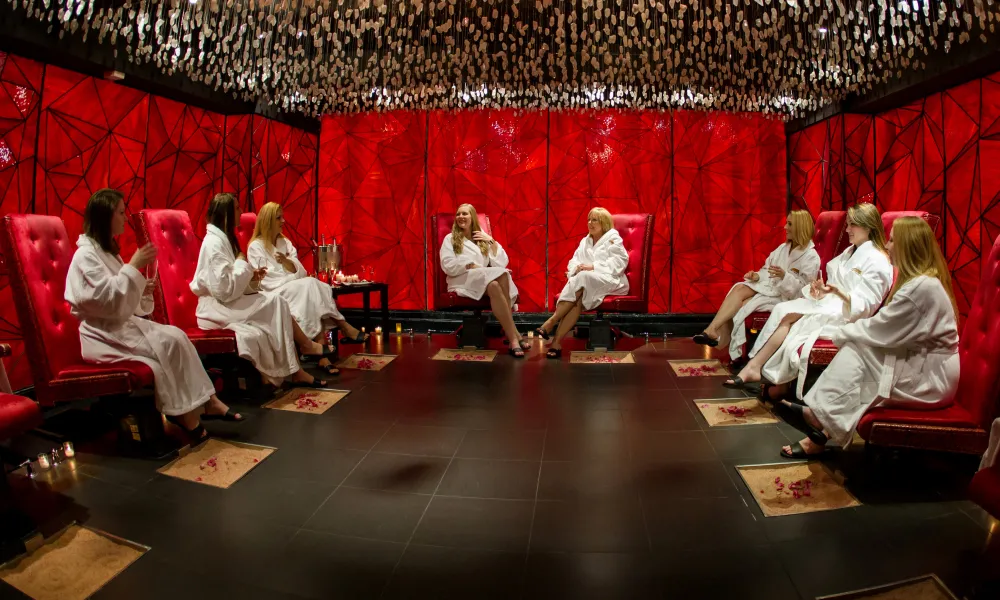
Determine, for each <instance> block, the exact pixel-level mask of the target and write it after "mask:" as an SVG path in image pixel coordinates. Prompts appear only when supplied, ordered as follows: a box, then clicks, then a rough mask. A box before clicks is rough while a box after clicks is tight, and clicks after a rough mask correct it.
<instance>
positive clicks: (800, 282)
mask: <svg viewBox="0 0 1000 600" xmlns="http://www.w3.org/2000/svg"><path fill="white" fill-rule="evenodd" d="M814 232H815V225H814V224H813V219H812V215H810V214H809V211H807V210H793V211H792V212H790V213H788V218H787V219H785V237H786V241H785V243H783V244H781V245H780V246H778V247H777V248H775V249H774V251H773V252H771V255H770V256H768V257H767V260H766V261H764V266H763V267H761V269H760V270H759V271H750V272H749V273H747V274H746V275H744V276H743V281H742V282H740V283H737V284H735V285H734V286H733V287H732V289H730V290H729V293H728V294H727V295H726V299H725V300H723V301H722V306H720V307H719V312H717V313H716V314H715V318H713V319H712V322H711V323H710V324H709V326H708V327H706V328H705V331H704V332H703V333H699V334H698V335H696V336H694V341H695V343H698V344H703V345H706V346H711V347H713V348H714V347H716V346H719V345H722V346H725V345H728V346H729V356H730V357H731V358H732V359H733V360H736V359H738V358H739V357H740V356H742V355H743V344H745V343H746V341H747V339H746V328H745V327H744V322H745V321H746V319H747V317H749V316H750V314H751V313H754V312H757V311H761V312H769V311H770V310H771V309H772V308H774V306H775V305H776V304H778V303H779V302H784V301H787V300H794V299H796V298H800V297H802V288H803V287H804V286H807V285H809V282H811V281H812V280H814V279H816V276H817V275H818V274H819V262H820V261H819V254H817V253H816V247H815V245H814V244H813V241H812V237H813V233H814Z"/></svg>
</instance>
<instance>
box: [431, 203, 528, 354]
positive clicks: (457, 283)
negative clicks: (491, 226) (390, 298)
mask: <svg viewBox="0 0 1000 600" xmlns="http://www.w3.org/2000/svg"><path fill="white" fill-rule="evenodd" d="M438 256H439V257H440V260H441V269H442V270H443V271H444V273H445V275H447V276H448V277H447V281H448V291H449V292H454V293H455V294H458V295H459V296H461V297H463V298H469V299H472V300H479V299H481V298H482V297H483V296H484V295H488V296H489V298H490V309H491V310H492V311H493V316H494V317H496V319H497V321H499V322H500V326H501V327H503V330H504V334H505V335H506V336H507V341H508V343H509V345H510V348H509V350H508V351H509V352H510V355H511V356H513V357H514V358H524V351H525V350H527V349H528V348H529V347H530V345H529V344H528V342H527V340H525V339H523V338H522V336H521V333H520V332H519V331H518V330H517V326H516V325H515V324H514V309H515V308H514V305H515V304H516V303H517V286H515V285H514V281H513V279H511V276H510V271H509V270H508V269H507V265H508V264H509V263H510V259H509V258H508V257H507V251H506V250H504V249H503V246H501V245H500V243H499V242H497V241H496V240H495V239H493V238H492V237H491V236H490V235H488V234H487V233H486V232H485V231H483V230H482V228H481V227H480V226H479V217H478V215H477V214H476V209H475V208H473V207H472V205H471V204H462V205H461V206H459V207H458V209H457V210H456V211H455V222H454V224H452V227H451V233H449V234H448V235H446V236H445V238H444V241H443V242H441V249H440V250H439V251H438Z"/></svg>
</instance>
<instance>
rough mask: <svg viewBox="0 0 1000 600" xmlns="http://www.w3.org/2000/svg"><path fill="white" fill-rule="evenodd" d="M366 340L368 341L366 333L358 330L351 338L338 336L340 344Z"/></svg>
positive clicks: (361, 342)
mask: <svg viewBox="0 0 1000 600" xmlns="http://www.w3.org/2000/svg"><path fill="white" fill-rule="evenodd" d="M367 341H368V334H367V333H364V332H363V331H359V332H358V335H356V336H354V337H352V338H349V337H342V338H340V343H341V344H364V343H365V342H367Z"/></svg>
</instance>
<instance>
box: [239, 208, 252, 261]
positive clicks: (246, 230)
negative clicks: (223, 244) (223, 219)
mask: <svg viewBox="0 0 1000 600" xmlns="http://www.w3.org/2000/svg"><path fill="white" fill-rule="evenodd" d="M256 225H257V215H256V214H254V213H252V212H245V213H243V214H241V215H240V226H239V227H237V228H236V239H237V240H239V242H240V249H241V250H243V253H244V254H246V251H247V246H249V245H250V238H252V237H253V228H254V227H256Z"/></svg>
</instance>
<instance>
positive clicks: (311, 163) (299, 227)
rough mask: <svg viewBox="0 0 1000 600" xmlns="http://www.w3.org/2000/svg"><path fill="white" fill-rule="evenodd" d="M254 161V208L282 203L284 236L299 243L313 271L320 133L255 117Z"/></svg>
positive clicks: (306, 264)
mask: <svg viewBox="0 0 1000 600" xmlns="http://www.w3.org/2000/svg"><path fill="white" fill-rule="evenodd" d="M251 144H252V157H253V158H252V163H251V176H252V181H253V189H252V196H253V205H254V210H259V209H260V207H261V206H263V205H264V204H266V203H268V202H277V203H279V204H281V206H282V208H283V210H284V215H285V228H284V235H285V236H286V237H287V238H288V239H290V240H291V241H292V243H293V244H295V249H296V250H297V251H298V253H299V260H301V261H302V264H303V265H305V267H306V269H309V270H311V269H312V266H313V263H314V258H315V257H314V255H313V253H312V242H313V238H314V237H315V235H316V152H317V150H318V145H319V136H317V135H316V134H313V133H308V132H306V131H303V130H301V129H296V128H294V127H292V126H290V125H285V124H284V123H279V122H277V121H272V120H271V119H265V118H263V117H259V116H254V117H253V135H252V139H251Z"/></svg>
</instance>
